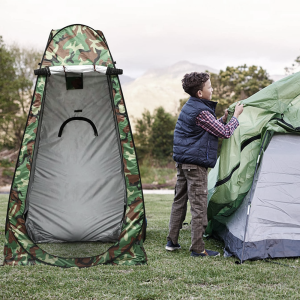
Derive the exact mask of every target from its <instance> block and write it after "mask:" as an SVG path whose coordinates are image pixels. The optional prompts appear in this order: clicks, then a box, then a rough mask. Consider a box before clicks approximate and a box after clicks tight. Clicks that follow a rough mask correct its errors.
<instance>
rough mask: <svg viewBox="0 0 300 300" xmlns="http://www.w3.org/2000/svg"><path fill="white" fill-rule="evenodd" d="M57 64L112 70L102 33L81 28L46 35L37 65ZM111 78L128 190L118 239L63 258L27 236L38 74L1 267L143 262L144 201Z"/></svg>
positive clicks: (40, 90) (40, 84)
mask: <svg viewBox="0 0 300 300" xmlns="http://www.w3.org/2000/svg"><path fill="white" fill-rule="evenodd" d="M60 65H102V66H110V67H114V65H113V63H112V57H111V54H110V51H109V49H108V47H107V44H106V41H105V38H104V35H103V33H102V32H101V31H95V30H93V29H91V28H90V27H87V26H83V25H72V26H68V27H65V28H63V29H61V30H53V31H52V32H51V34H50V37H49V43H48V45H47V47H46V50H45V54H44V57H43V61H42V67H45V66H60ZM110 78H111V82H112V89H113V101H114V113H115V116H116V119H117V123H118V129H119V134H120V140H121V149H122V159H123V166H124V176H125V181H126V187H127V208H126V213H125V216H124V221H123V226H122V230H121V234H120V237H119V241H118V242H116V243H115V244H114V245H113V246H112V247H110V248H109V249H108V250H107V251H106V252H105V253H102V254H99V255H97V256H94V257H85V258H62V257H58V256H55V255H51V254H49V253H47V252H45V251H44V250H42V249H40V248H39V247H38V245H36V244H34V243H33V242H32V240H31V239H30V238H29V236H28V234H27V230H26V227H25V219H24V210H25V200H26V195H27V189H28V184H29V178H30V173H31V166H32V159H33V153H34V150H35V141H36V135H37V128H38V124H39V121H40V113H41V107H42V101H43V97H44V93H45V91H44V89H45V86H46V77H45V76H39V77H38V78H37V83H36V88H35V91H34V95H33V99H32V103H31V107H30V112H29V116H28V121H27V124H26V127H25V133H24V138H23V142H22V145H21V149H20V153H19V158H18V162H17V166H16V171H15V176H14V180H13V183H12V188H11V192H10V196H9V203H8V214H7V220H6V226H5V239H6V241H5V246H4V265H34V264H48V265H52V266H58V267H79V268H83V267H91V266H96V265H99V264H118V265H136V264H146V263H147V256H146V252H145V250H144V247H143V239H144V232H145V210H144V199H143V193H142V186H141V180H140V174H139V170H138V165H137V158H136V153H135V149H134V145H133V139H132V132H131V129H130V125H129V120H128V115H127V111H126V107H125V103H124V99H123V95H122V92H121V88H120V82H119V79H118V76H110Z"/></svg>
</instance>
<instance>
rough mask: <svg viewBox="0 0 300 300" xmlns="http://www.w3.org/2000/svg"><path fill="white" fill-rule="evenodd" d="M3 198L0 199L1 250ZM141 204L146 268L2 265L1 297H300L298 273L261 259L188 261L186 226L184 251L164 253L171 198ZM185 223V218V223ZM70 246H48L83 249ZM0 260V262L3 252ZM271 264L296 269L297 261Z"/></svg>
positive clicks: (213, 245)
mask: <svg viewBox="0 0 300 300" xmlns="http://www.w3.org/2000/svg"><path fill="white" fill-rule="evenodd" d="M7 198H8V197H7V195H0V247H1V249H3V244H4V222H5V216H6V205H7ZM145 203H146V213H147V219H148V230H147V240H146V242H145V249H146V252H147V254H148V259H149V261H148V265H147V266H132V267H124V266H98V267H92V268H87V269H76V268H72V269H61V268H56V267H50V266H46V265H43V266H28V267H8V266H5V267H1V268H0V299H144V300H146V299H148V300H150V299H243V300H247V299H255V300H257V299H300V289H299V276H300V270H299V269H293V268H287V267H284V266H281V265H276V264H271V263H266V262H263V261H256V262H245V263H244V264H243V265H236V264H235V263H234V262H235V259H234V258H224V257H222V256H221V257H219V258H193V257H190V253H189V246H190V238H191V237H190V234H191V232H190V226H185V227H184V228H183V229H182V230H181V233H180V244H181V246H182V248H183V249H182V250H181V251H177V252H171V253H169V252H166V251H165V249H164V247H165V244H166V236H167V233H168V221H169V214H170V209H171V205H172V195H145ZM190 219H191V217H190V214H188V216H187V220H188V221H190ZM73 245H74V248H73V249H71V248H70V247H71V245H66V249H65V250H64V249H63V248H64V246H63V245H57V244H56V245H54V246H53V247H52V248H51V245H49V244H48V245H47V247H49V249H48V250H49V251H50V250H51V251H54V252H55V251H58V250H59V251H65V252H68V251H71V252H72V253H73V254H75V253H78V252H77V251H79V252H81V251H82V249H79V248H78V245H76V244H73ZM102 246H104V245H102ZM88 247H91V245H90V244H89V245H88ZM97 247H98V246H97ZM99 247H100V244H99ZM206 247H207V248H209V249H213V250H218V251H221V253H222V247H223V245H222V243H220V242H218V241H215V240H212V239H210V240H206ZM58 248H61V249H58ZM94 250H96V249H93V251H94ZM0 258H1V263H2V261H3V255H2V254H1V256H0ZM276 261H277V262H281V263H284V264H289V265H293V266H297V267H299V268H300V263H299V260H298V259H281V260H276Z"/></svg>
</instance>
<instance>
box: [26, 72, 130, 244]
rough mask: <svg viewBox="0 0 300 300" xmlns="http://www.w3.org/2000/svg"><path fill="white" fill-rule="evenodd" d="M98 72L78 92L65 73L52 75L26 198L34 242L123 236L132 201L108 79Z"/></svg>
mask: <svg viewBox="0 0 300 300" xmlns="http://www.w3.org/2000/svg"><path fill="white" fill-rule="evenodd" d="M96 75H97V76H95V74H93V75H91V74H90V75H89V74H84V77H83V89H76V90H67V89H66V82H65V77H64V76H61V75H52V76H50V77H49V78H48V83H47V85H46V98H45V101H44V108H43V110H42V111H43V115H42V122H41V127H40V129H39V130H40V135H39V140H38V143H37V145H38V151H35V152H36V157H35V158H34V164H33V172H32V174H33V175H32V180H31V183H30V186H29V191H28V195H27V201H26V202H27V203H28V215H27V219H26V227H27V230H28V233H29V235H30V237H31V238H32V240H33V241H34V242H62V241H66V242H72V241H103V242H106V241H116V240H117V239H118V236H119V234H120V230H121V224H122V217H123V213H124V204H125V203H124V202H125V199H126V197H125V196H126V188H125V182H124V176H123V174H122V162H121V156H120V149H119V147H120V146H119V140H118V134H117V129H116V123H115V119H114V114H113V109H112V103H111V97H110V91H109V86H108V81H107V77H106V76H101V75H99V74H97V73H96ZM75 111H77V112H75ZM80 111H82V112H80ZM74 117H80V118H83V120H78V119H70V118H74ZM69 119H70V120H69ZM68 120H69V121H68ZM66 121H67V122H66ZM64 123H65V126H64V127H63V128H62V125H63V124H64ZM60 130H62V134H61V137H59V136H58V134H59V131H60ZM95 130H96V132H95ZM95 133H97V134H98V136H95ZM112 191H113V193H112Z"/></svg>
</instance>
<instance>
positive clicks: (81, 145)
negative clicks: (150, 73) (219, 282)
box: [4, 25, 147, 267]
mask: <svg viewBox="0 0 300 300" xmlns="http://www.w3.org/2000/svg"><path fill="white" fill-rule="evenodd" d="M35 73H36V75H38V77H37V81H36V86H35V91H34V95H33V98H32V103H31V107H30V112H29V116H28V120H27V124H26V128H25V132H24V137H23V142H22V145H21V150H20V154H19V158H18V162H17V166H16V170H15V175H14V179H13V183H12V188H11V192H10V196H9V204H8V212H7V220H6V229H5V237H6V242H5V248H4V256H5V258H4V264H6V265H32V264H43V263H44V264H49V265H52V266H59V267H90V266H95V265H99V264H125V265H134V264H145V263H146V261H147V258H146V253H145V251H144V248H143V240H144V237H145V210H144V201H143V194H142V189H141V180H140V174H139V169H138V163H137V158H136V153H135V148H134V143H133V139H132V132H131V128H130V124H129V119H128V114H127V111H126V106H125V103H124V99H123V94H122V91H121V87H120V82H119V78H118V75H117V74H121V73H122V70H119V69H116V68H115V62H114V61H113V58H112V56H111V53H110V51H109V48H108V45H107V42H106V40H105V37H104V35H103V33H102V32H101V31H98V30H93V29H92V28H90V27H88V26H84V25H71V26H67V27H65V28H63V29H61V30H52V31H51V34H50V37H49V40H48V43H47V46H46V50H45V53H44V56H43V58H42V61H41V64H40V69H38V70H36V71H35ZM74 241H78V242H87V241H89V242H92V241H100V242H115V244H114V245H113V246H112V247H110V248H109V249H108V250H107V251H106V252H105V253H101V254H99V255H97V256H94V257H84V258H63V257H58V256H55V255H52V254H50V253H46V252H45V251H44V250H42V249H41V248H40V247H39V246H38V244H39V243H45V242H47V243H48V242H74Z"/></svg>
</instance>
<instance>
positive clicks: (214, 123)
mask: <svg viewBox="0 0 300 300" xmlns="http://www.w3.org/2000/svg"><path fill="white" fill-rule="evenodd" d="M220 121H221V120H220V119H219V120H216V119H215V117H214V116H213V115H212V114H211V113H210V112H208V111H202V112H201V113H200V114H199V115H198V116H197V117H196V125H198V126H200V127H202V128H203V129H204V130H206V131H208V132H209V133H211V134H213V135H215V136H217V137H219V138H223V139H228V138H230V137H231V136H232V134H233V132H234V130H235V129H236V128H237V127H238V126H239V121H238V119H237V118H236V117H232V118H231V120H230V122H228V124H224V123H223V122H222V121H221V122H220Z"/></svg>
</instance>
